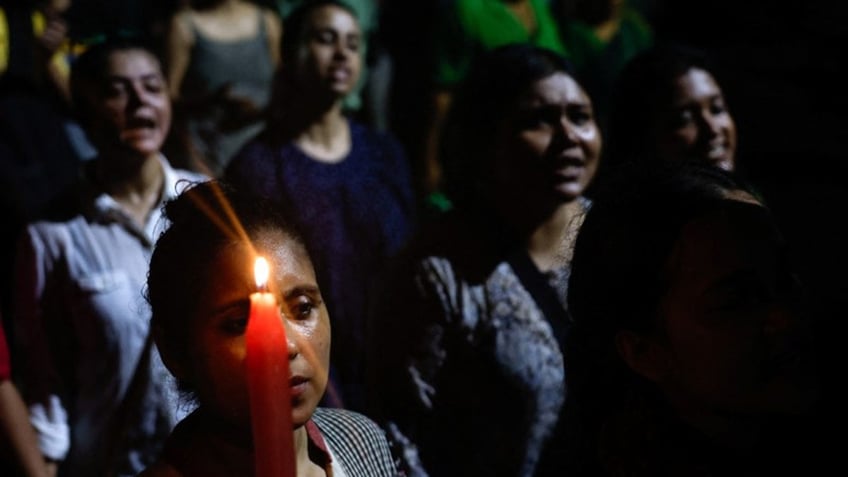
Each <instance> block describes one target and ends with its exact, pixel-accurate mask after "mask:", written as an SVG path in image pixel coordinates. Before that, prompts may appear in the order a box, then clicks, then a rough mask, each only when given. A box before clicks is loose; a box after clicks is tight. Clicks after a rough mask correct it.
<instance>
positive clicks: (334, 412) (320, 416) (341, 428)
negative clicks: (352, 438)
mask: <svg viewBox="0 0 848 477" xmlns="http://www.w3.org/2000/svg"><path fill="white" fill-rule="evenodd" d="M312 420H313V421H315V424H317V425H318V428H319V429H321V431H322V432H323V431H325V430H326V431H327V432H330V433H338V434H339V435H341V434H344V433H348V432H351V433H360V432H361V431H368V432H374V433H375V434H376V435H377V437H378V438H380V437H383V438H384V437H385V435H384V434H383V431H382V429H381V428H380V426H378V425H377V423H375V422H374V421H373V420H371V418H369V417H368V416H366V415H364V414H360V413H358V412H356V411H350V410H347V409H338V408H328V407H319V408H317V409H315V413H314V414H313V415H312Z"/></svg>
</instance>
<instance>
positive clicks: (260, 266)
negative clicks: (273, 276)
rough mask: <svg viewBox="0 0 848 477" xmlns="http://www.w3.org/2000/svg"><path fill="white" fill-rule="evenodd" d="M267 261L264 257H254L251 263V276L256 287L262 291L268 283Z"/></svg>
mask: <svg viewBox="0 0 848 477" xmlns="http://www.w3.org/2000/svg"><path fill="white" fill-rule="evenodd" d="M268 268H269V267H268V261H267V260H265V257H256V262H255V263H254V264H253V276H254V277H255V278H256V287H257V288H259V290H262V291H264V290H265V288H266V286H267V285H268Z"/></svg>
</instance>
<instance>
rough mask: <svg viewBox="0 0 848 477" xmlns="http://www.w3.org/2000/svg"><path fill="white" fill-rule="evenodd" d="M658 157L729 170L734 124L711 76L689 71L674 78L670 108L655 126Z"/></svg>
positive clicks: (734, 143) (693, 70)
mask: <svg viewBox="0 0 848 477" xmlns="http://www.w3.org/2000/svg"><path fill="white" fill-rule="evenodd" d="M656 134H657V144H658V145H659V153H660V155H661V156H662V157H664V158H666V159H671V160H677V159H689V160H697V161H702V162H706V163H710V164H715V165H716V166H718V167H720V168H722V169H725V170H733V169H734V167H735V162H734V161H735V154H736V124H735V123H734V122H733V117H732V116H731V115H730V112H729V111H728V109H727V105H726V104H725V102H724V96H723V95H722V92H721V89H720V88H719V87H718V85H717V84H716V82H715V80H714V79H713V77H712V75H710V74H709V73H707V72H706V71H704V70H702V69H699V68H691V69H689V70H688V71H687V72H686V73H685V74H683V75H682V76H681V77H679V78H678V79H677V82H676V84H675V90H674V97H673V99H672V103H671V105H670V108H669V109H668V110H667V111H664V112H662V113H661V114H660V117H659V120H658V124H657V127H656Z"/></svg>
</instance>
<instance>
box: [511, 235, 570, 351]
mask: <svg viewBox="0 0 848 477" xmlns="http://www.w3.org/2000/svg"><path fill="white" fill-rule="evenodd" d="M507 263H509V265H510V266H511V267H512V270H513V271H514V272H515V274H516V275H517V276H518V279H519V280H520V281H521V284H522V285H524V288H526V289H527V291H528V292H529V293H530V296H531V297H533V301H535V302H536V305H537V306H538V307H539V308H540V309H541V310H542V314H543V315H545V319H546V320H548V324H550V325H551V329H552V330H553V332H554V337H555V338H556V340H557V343H558V344H559V349H560V352H562V351H564V350H565V337H566V335H567V334H568V328H569V326H570V324H571V316H570V315H569V314H568V310H566V309H565V307H564V306H563V305H562V303H560V301H559V298H557V295H556V292H555V291H554V289H553V288H551V285H550V284H549V283H548V280H547V279H546V278H545V276H544V275H543V274H542V272H540V271H539V269H538V268H536V264H534V263H533V260H532V259H530V255H528V254H527V251H526V250H524V249H519V250H516V252H515V253H513V254H512V255H511V256H510V257H509V259H508V260H507Z"/></svg>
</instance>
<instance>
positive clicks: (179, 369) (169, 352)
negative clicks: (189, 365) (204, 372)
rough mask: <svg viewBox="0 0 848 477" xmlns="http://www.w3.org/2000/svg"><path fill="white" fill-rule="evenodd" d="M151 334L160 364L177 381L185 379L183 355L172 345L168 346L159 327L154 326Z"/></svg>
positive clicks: (163, 332)
mask: <svg viewBox="0 0 848 477" xmlns="http://www.w3.org/2000/svg"><path fill="white" fill-rule="evenodd" d="M151 332H152V333H153V342H154V343H156V349H157V350H158V351H159V356H160V357H161V358H162V363H164V364H165V367H166V368H168V371H170V372H171V374H173V375H174V377H175V378H177V380H179V381H183V380H185V378H186V370H185V365H184V363H183V359H182V358H183V356H184V355H183V353H182V352H181V351H180V350H177V349H175V347H174V346H173V345H170V346H169V344H168V340H167V339H166V338H165V331H164V330H163V329H162V327H161V326H154V327H153V328H152V330H151Z"/></svg>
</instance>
